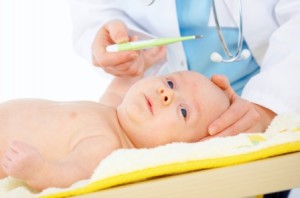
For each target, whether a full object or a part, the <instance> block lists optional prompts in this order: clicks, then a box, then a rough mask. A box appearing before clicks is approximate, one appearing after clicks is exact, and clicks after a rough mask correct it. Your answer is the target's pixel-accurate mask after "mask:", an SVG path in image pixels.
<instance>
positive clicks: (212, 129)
mask: <svg viewBox="0 0 300 198" xmlns="http://www.w3.org/2000/svg"><path fill="white" fill-rule="evenodd" d="M251 109H254V110H255V108H254V105H252V104H251V103H250V102H248V101H247V100H244V99H242V98H240V97H239V96H237V95H235V96H234V99H233V101H232V103H231V105H230V106H229V108H228V110H226V111H225V112H224V113H223V114H222V115H221V116H220V117H219V118H217V119H216V120H215V121H213V123H211V124H210V125H209V128H208V131H209V133H210V134H211V135H214V134H216V133H219V132H220V131H223V130H225V129H226V128H228V127H230V126H231V125H233V124H234V123H237V122H238V121H239V120H240V119H242V117H243V116H244V115H247V114H248V112H249V111H250V110H251ZM251 112H252V111H251ZM255 112H256V111H255ZM258 116H259V114H258V113H254V112H253V113H251V114H249V115H247V117H246V118H247V119H248V121H249V122H253V120H256V119H257V117H258Z"/></svg>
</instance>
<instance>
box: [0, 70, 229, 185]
mask: <svg viewBox="0 0 300 198" xmlns="http://www.w3.org/2000/svg"><path fill="white" fill-rule="evenodd" d="M228 86H229V85H228ZM229 105H230V104H229V99H228V97H227V95H226V93H225V90H222V89H221V88H219V87H218V86H216V85H215V84H214V83H213V82H211V81H210V80H209V79H207V78H206V77H204V76H202V75H201V74H198V73H195V72H190V71H185V72H176V73H172V74H169V75H167V76H156V77H148V78H144V79H141V80H138V81H137V80H136V79H130V80H128V79H120V78H115V79H114V81H112V83H111V84H110V86H109V87H108V88H107V90H106V92H105V93H104V95H103V97H102V98H101V99H100V102H99V103H97V102H87V101H80V102H52V101H47V100H29V99H27V100H14V101H9V102H5V103H2V104H0V120H1V122H0V160H1V167H0V178H4V177H6V176H8V175H9V176H12V177H15V178H19V179H23V180H24V181H25V182H26V183H27V184H28V185H29V186H31V187H32V188H34V189H37V190H42V189H45V188H47V187H68V186H70V185H71V184H72V183H74V182H76V181H79V180H82V179H87V178H89V177H90V176H91V175H92V173H93V171H94V169H95V168H96V167H97V165H98V164H99V162H100V161H101V160H102V159H104V158H105V157H106V156H108V155H109V154H110V153H111V152H112V151H114V150H116V149H120V148H145V147H146V148H151V147H156V146H159V145H164V144H167V143H171V142H197V141H199V140H201V139H202V138H204V137H206V136H208V133H207V127H208V124H209V123H211V122H212V121H213V120H215V119H216V118H217V117H218V116H220V115H221V114H222V113H223V112H224V111H225V110H226V109H227V108H228V107H229Z"/></svg>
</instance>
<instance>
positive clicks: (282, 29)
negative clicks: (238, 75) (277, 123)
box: [69, 0, 300, 114]
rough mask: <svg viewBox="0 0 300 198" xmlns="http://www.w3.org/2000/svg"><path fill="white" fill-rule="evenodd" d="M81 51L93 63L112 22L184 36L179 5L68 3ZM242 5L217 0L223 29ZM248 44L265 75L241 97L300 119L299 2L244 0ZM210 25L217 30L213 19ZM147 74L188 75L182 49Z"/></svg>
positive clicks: (104, 0)
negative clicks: (101, 34)
mask: <svg viewBox="0 0 300 198" xmlns="http://www.w3.org/2000/svg"><path fill="white" fill-rule="evenodd" d="M69 1H70V4H71V10H72V16H73V22H74V35H73V36H74V42H75V49H76V51H77V52H78V53H79V54H81V55H82V56H84V57H86V58H87V59H90V57H91V43H92V41H93V39H94V36H95V34H96V32H97V31H98V29H99V28H100V27H101V26H102V25H103V24H104V23H106V22H107V21H109V20H112V19H120V20H123V21H124V22H125V23H126V24H127V26H128V28H129V30H130V32H131V34H137V35H139V38H140V39H143V38H146V37H174V36H179V35H180V32H179V27H178V21H177V15H176V3H175V0H156V1H155V2H154V3H153V4H152V5H151V6H145V5H144V4H143V3H141V2H142V1H139V0H69ZM236 1H237V0H216V4H217V10H218V16H219V20H220V25H221V26H223V27H228V26H229V27H230V26H231V27H233V26H236V24H237V22H238V20H239V18H238V11H237V9H236V7H237V2H236ZM242 3H243V24H244V38H245V40H246V42H247V44H248V46H249V48H250V50H251V53H252V55H253V56H254V58H255V59H256V61H257V63H258V64H259V65H260V67H261V72H260V73H259V74H258V75H256V76H254V77H253V78H251V79H250V81H249V82H248V83H247V84H246V86H245V88H244V90H243V93H242V97H243V98H245V99H247V100H249V101H251V102H254V103H257V104H260V105H262V106H265V107H267V108H269V109H271V110H273V111H274V112H276V113H278V114H279V113H285V112H292V111H293V112H298V113H300V39H299V35H300V0H242ZM210 16H211V17H210V20H209V24H208V25H210V26H214V22H213V21H214V20H213V16H212V13H211V15H210ZM151 69H152V70H149V71H148V72H147V74H149V75H150V74H153V73H155V74H162V73H168V72H172V71H179V70H186V69H187V63H186V59H185V54H184V49H183V46H182V44H181V43H176V44H172V45H170V46H168V57H167V61H166V62H165V63H163V64H160V65H157V66H155V67H153V68H151Z"/></svg>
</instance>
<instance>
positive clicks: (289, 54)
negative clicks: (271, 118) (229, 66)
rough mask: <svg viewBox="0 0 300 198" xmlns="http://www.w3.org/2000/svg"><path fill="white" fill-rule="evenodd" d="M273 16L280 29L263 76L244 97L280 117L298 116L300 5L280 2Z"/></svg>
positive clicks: (256, 78) (265, 61)
mask: <svg viewBox="0 0 300 198" xmlns="http://www.w3.org/2000/svg"><path fill="white" fill-rule="evenodd" d="M274 14H275V17H276V20H277V22H278V28H277V29H276V30H275V31H274V32H273V34H272V35H271V37H270V39H269V47H268V49H267V52H266V54H265V57H264V59H263V62H262V65H261V72H260V73H259V74H258V75H256V76H254V77H253V78H252V79H251V80H250V81H249V82H248V83H247V85H246V87H245V89H244V91H243V94H242V97H243V98H245V99H247V100H249V101H251V102H254V103H257V104H259V105H262V106H264V107H267V108H269V109H271V110H273V111H274V112H275V113H277V114H280V113H285V112H298V113H299V112H300V39H299V35H300V1H295V0H280V1H278V3H277V4H276V7H275V12H274ZM261 31H263V30H261Z"/></svg>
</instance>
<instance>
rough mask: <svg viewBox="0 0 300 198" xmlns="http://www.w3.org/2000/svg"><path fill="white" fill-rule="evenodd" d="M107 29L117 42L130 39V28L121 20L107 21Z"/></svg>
mask: <svg viewBox="0 0 300 198" xmlns="http://www.w3.org/2000/svg"><path fill="white" fill-rule="evenodd" d="M107 31H108V32H109V35H110V38H111V39H112V41H113V42H115V43H125V42H128V41H129V40H130V38H129V36H128V28H127V26H126V25H125V23H123V22H122V21H120V20H113V21H110V22H108V23H107Z"/></svg>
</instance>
